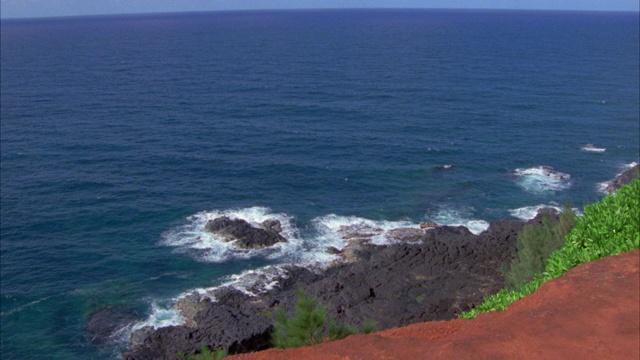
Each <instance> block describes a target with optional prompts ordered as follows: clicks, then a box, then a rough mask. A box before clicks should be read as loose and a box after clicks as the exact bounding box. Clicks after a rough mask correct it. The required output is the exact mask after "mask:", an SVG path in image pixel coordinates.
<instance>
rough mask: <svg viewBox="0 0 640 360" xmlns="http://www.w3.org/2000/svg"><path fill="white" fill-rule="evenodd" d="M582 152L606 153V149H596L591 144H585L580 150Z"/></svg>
mask: <svg viewBox="0 0 640 360" xmlns="http://www.w3.org/2000/svg"><path fill="white" fill-rule="evenodd" d="M580 150H582V151H588V152H595V153H603V152H605V151H607V148H600V147H596V146H594V145H593V144H585V145H584V146H583V147H581V148H580Z"/></svg>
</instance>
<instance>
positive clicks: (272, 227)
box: [260, 219, 282, 234]
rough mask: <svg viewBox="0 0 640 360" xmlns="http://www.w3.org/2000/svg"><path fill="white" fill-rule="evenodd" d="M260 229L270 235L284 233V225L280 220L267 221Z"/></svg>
mask: <svg viewBox="0 0 640 360" xmlns="http://www.w3.org/2000/svg"><path fill="white" fill-rule="evenodd" d="M260 227H261V228H262V229H263V230H266V231H268V232H270V233H274V234H278V233H281V232H282V224H281V223H280V220H276V219H267V220H265V221H263V222H262V224H260Z"/></svg>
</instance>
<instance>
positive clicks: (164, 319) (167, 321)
mask: <svg viewBox="0 0 640 360" xmlns="http://www.w3.org/2000/svg"><path fill="white" fill-rule="evenodd" d="M176 300H177V299H173V301H172V302H171V304H170V306H161V305H159V304H158V303H157V302H155V301H153V302H152V303H151V314H149V316H148V317H147V318H146V319H145V320H143V321H140V322H138V323H136V324H134V325H133V326H132V327H131V330H130V332H133V331H136V330H138V329H141V328H143V327H147V326H150V327H152V328H154V329H157V328H161V327H166V326H172V325H181V324H183V323H184V318H182V316H180V313H179V312H178V309H176V308H175V307H173V304H174V303H175V301H176Z"/></svg>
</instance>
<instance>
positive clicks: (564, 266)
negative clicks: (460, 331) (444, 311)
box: [460, 180, 640, 319]
mask: <svg viewBox="0 0 640 360" xmlns="http://www.w3.org/2000/svg"><path fill="white" fill-rule="evenodd" d="M639 248H640V180H634V181H632V182H631V183H630V184H628V185H626V186H624V187H622V188H620V189H618V191H616V193H615V194H613V195H608V196H606V197H604V198H603V199H602V200H601V201H600V202H597V203H595V204H591V205H587V206H586V207H585V208H584V213H583V215H582V216H581V217H579V218H577V219H576V225H575V227H574V228H573V229H572V230H571V232H570V233H569V234H568V235H567V236H566V237H565V241H564V246H563V247H562V248H560V249H559V250H556V251H555V252H553V253H552V254H551V255H550V256H549V258H547V259H546V260H545V261H544V270H543V271H542V272H541V273H538V274H535V275H534V276H533V279H532V280H531V281H529V282H528V283H526V284H524V285H521V286H519V287H518V288H517V289H516V290H513V289H502V290H500V291H499V292H498V293H497V294H495V295H492V296H489V297H485V298H484V302H483V303H482V304H481V305H479V306H477V307H476V308H474V309H471V310H469V311H466V312H464V313H462V314H460V317H461V318H463V319H473V318H475V317H476V316H477V315H478V314H480V313H483V312H488V311H495V310H504V309H505V308H506V307H507V306H508V305H509V304H511V303H512V302H514V301H516V300H518V299H521V298H523V297H525V296H527V295H529V294H531V293H533V292H534V291H536V290H537V289H538V288H539V287H540V285H542V284H543V283H545V282H547V281H549V280H551V279H555V278H557V277H559V276H560V275H562V274H564V273H565V272H566V271H567V270H569V269H571V268H573V267H575V266H577V265H580V264H582V263H584V262H589V261H594V260H597V259H600V258H603V257H605V256H612V255H617V254H620V253H622V252H627V251H631V250H636V249H639Z"/></svg>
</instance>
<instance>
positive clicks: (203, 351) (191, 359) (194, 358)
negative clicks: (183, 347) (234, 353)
mask: <svg viewBox="0 0 640 360" xmlns="http://www.w3.org/2000/svg"><path fill="white" fill-rule="evenodd" d="M225 357H227V352H226V351H224V350H222V349H218V350H209V347H208V346H207V345H205V344H202V345H200V354H191V355H187V356H185V357H184V359H185V360H221V359H224V358H225Z"/></svg>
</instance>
